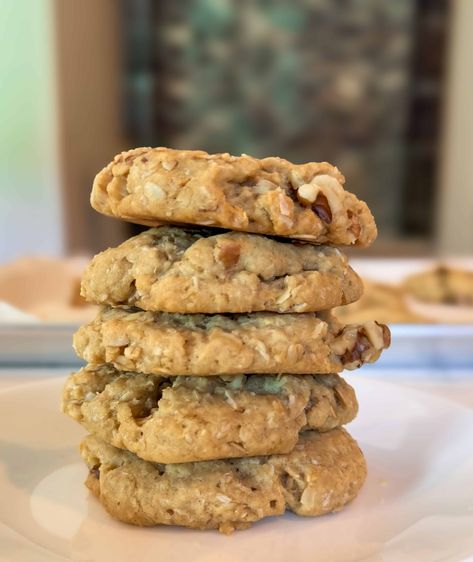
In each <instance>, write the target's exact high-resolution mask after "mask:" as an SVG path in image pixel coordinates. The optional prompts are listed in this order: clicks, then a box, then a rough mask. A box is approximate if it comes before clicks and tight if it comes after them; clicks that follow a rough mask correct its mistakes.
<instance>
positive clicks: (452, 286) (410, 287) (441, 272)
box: [404, 266, 473, 306]
mask: <svg viewBox="0 0 473 562" xmlns="http://www.w3.org/2000/svg"><path fill="white" fill-rule="evenodd" d="M404 289H405V290H406V292H407V293H408V294H410V295H412V296H413V297H415V298H416V299H418V300H420V301H422V302H426V303H433V304H453V305H460V306H461V305H463V306H473V271H468V270H466V269H455V268H452V267H446V266H438V267H436V268H435V269H432V270H430V271H423V272H421V273H417V274H415V275H411V276H410V277H408V278H407V279H406V280H405V282H404Z"/></svg>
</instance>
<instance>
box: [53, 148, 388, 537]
mask: <svg viewBox="0 0 473 562" xmlns="http://www.w3.org/2000/svg"><path fill="white" fill-rule="evenodd" d="M343 182H344V178H343V176H342V175H341V174H340V173H339V171H338V170H337V169H336V168H334V167H332V166H331V165H329V164H327V163H322V164H317V163H309V164H303V165H294V164H291V163H290V162H287V161H286V160H282V159H280V158H265V159H262V160H257V159H255V158H251V157H249V156H245V155H244V156H241V157H233V156H230V155H228V154H216V155H209V154H207V153H205V152H201V151H177V150H170V149H166V148H156V149H150V148H140V149H136V150H132V151H130V152H126V153H123V154H120V155H118V156H117V157H116V158H115V159H114V161H113V162H111V163H110V164H109V165H108V166H107V167H106V168H105V169H104V170H102V171H101V172H100V173H99V174H98V176H97V178H96V180H95V182H94V187H93V191H92V199H91V200H92V205H93V207H94V208H95V209H96V210H98V211H99V212H102V213H104V214H106V215H110V216H115V217H119V218H122V219H125V220H127V221H132V222H135V223H138V224H144V225H148V226H152V227H153V228H151V229H150V230H147V231H145V232H143V233H141V234H139V235H138V236H135V237H133V238H131V239H129V240H127V241H126V242H124V243H123V244H121V245H120V246H118V247H117V248H111V249H108V250H106V251H105V252H103V253H101V254H99V255H97V256H96V257H95V258H94V259H93V260H92V262H91V263H90V265H89V267H88V268H87V270H86V271H85V274H84V277H83V281H82V294H83V296H84V297H85V298H86V299H87V300H88V301H89V302H93V303H98V304H100V305H102V308H101V310H100V312H99V313H98V315H97V317H96V318H95V320H94V321H93V322H91V323H90V324H88V325H86V326H83V327H82V328H81V329H80V330H79V331H78V333H77V334H76V335H75V339H74V346H75V349H76V351H77V353H78V354H79V356H80V357H82V358H83V359H85V360H86V361H87V363H88V364H87V366H86V367H84V368H83V369H82V370H81V371H79V372H77V373H73V374H72V375H71V376H70V377H69V379H68V381H67V383H66V386H65V389H64V396H63V410H64V411H65V412H66V413H67V414H69V415H70V416H71V417H72V418H74V419H76V420H77V421H78V422H79V423H81V424H82V425H83V426H84V427H85V428H86V429H87V430H88V431H89V432H90V435H89V436H88V437H86V438H85V440H84V441H83V442H82V444H81V453H82V456H83V458H84V460H85V462H86V464H87V466H88V468H89V476H88V478H87V481H86V484H87V486H88V488H89V489H90V490H91V491H92V492H93V493H94V494H95V495H96V496H97V497H98V498H99V499H100V501H101V503H102V504H103V505H104V507H105V508H106V510H107V511H108V512H109V513H110V514H111V515H112V516H113V517H115V518H117V519H119V520H121V521H125V522H127V523H132V524H136V525H158V524H164V525H184V526H187V527H194V528H199V529H204V528H206V529H208V528H218V529H219V530H220V531H222V532H231V531H233V530H234V529H243V528H246V527H249V526H250V525H251V523H253V522H255V521H257V520H259V519H261V518H263V517H267V516H270V515H279V514H282V513H283V512H284V511H285V510H286V509H289V510H291V511H293V512H295V513H297V514H299V515H305V516H314V515H321V514H324V513H328V512H330V511H335V510H339V509H341V508H342V507H343V506H344V505H345V504H346V503H347V502H349V501H350V500H352V499H353V498H354V497H355V496H356V494H357V492H358V491H359V489H360V487H361V486H362V484H363V481H364V479H365V476H366V466H365V461H364V458H363V455H362V453H361V451H360V450H359V448H358V446H357V444H356V442H355V441H354V440H353V438H351V437H350V435H349V434H348V433H347V432H346V430H345V429H343V428H342V426H343V425H344V424H346V423H348V422H350V421H351V420H352V419H353V418H354V417H355V416H356V414H357V401H356V397H355V393H354V391H353V389H352V388H351V387H350V386H349V385H348V384H347V383H346V382H345V381H344V380H343V379H342V378H341V377H340V376H339V375H338V374H337V373H340V372H341V371H342V370H343V369H354V368H357V367H359V366H360V365H362V364H363V363H365V362H373V361H375V360H376V359H377V358H378V357H379V355H380V353H381V351H382V349H383V348H385V347H387V346H388V345H389V330H388V329H387V328H386V326H383V325H380V324H378V323H376V322H374V321H372V322H367V323H365V324H362V325H357V324H351V325H346V326H343V325H341V324H340V323H339V322H338V321H337V320H336V319H335V318H334V317H333V316H332V314H331V312H330V310H329V309H331V308H333V307H336V306H339V305H343V304H346V303H350V302H353V301H356V300H357V299H358V298H359V297H360V296H361V294H362V284H361V281H360V279H359V277H358V276H357V275H356V273H355V272H354V271H353V270H352V269H351V268H350V266H349V265H348V262H347V258H346V257H345V256H344V254H343V253H342V252H341V251H340V250H339V249H337V248H335V247H333V246H334V245H358V246H367V245H368V244H370V243H371V242H372V241H373V240H374V238H375V237H376V226H375V223H374V220H373V217H372V216H371V213H370V211H369V209H368V207H367V206H366V204H365V203H363V202H361V201H359V200H358V199H357V198H356V197H355V196H354V195H353V194H351V193H349V192H347V191H345V190H344V189H343V187H342V185H343ZM322 244H325V245H322Z"/></svg>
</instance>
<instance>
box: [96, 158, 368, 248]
mask: <svg viewBox="0 0 473 562" xmlns="http://www.w3.org/2000/svg"><path fill="white" fill-rule="evenodd" d="M344 181H345V179H344V177H343V176H342V174H341V173H340V172H339V171H338V169H337V168H335V167H334V166H331V165H330V164H328V163H326V162H322V163H316V162H309V163H307V164H299V165H298V164H292V163H291V162H288V161H287V160H283V159H282V158H276V157H270V158H263V159H261V160H258V159H256V158H252V157H250V156H247V155H242V156H230V155H229V154H213V155H209V154H207V153H206V152H203V151H199V150H172V149H169V148H136V149H135V150H130V151H128V152H123V153H121V154H119V155H117V156H116V157H115V159H114V160H113V162H111V163H110V164H108V166H107V167H106V168H104V169H103V170H102V171H101V172H100V173H99V174H98V175H97V176H96V178H95V181H94V186H93V189H92V195H91V204H92V207H93V208H94V209H96V210H97V211H99V212H101V213H104V214H106V215H110V216H115V217H119V218H122V219H125V220H129V221H131V222H136V223H138V224H146V225H149V226H157V225H160V224H162V223H185V224H198V225H204V226H215V227H220V228H227V229H231V230H240V231H244V232H255V233H259V234H269V235H277V236H287V237H290V238H298V239H302V240H306V241H308V242H312V243H315V244H340V245H352V244H353V245H357V246H369V245H370V244H371V242H373V240H374V239H375V238H376V234H377V231H376V225H375V222H374V219H373V217H372V215H371V213H370V210H369V209H368V206H367V205H366V203H364V202H363V201H360V200H358V199H357V197H356V196H355V195H353V194H352V193H349V192H348V191H345V190H344V189H343V183H344Z"/></svg>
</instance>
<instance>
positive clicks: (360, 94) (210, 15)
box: [0, 0, 473, 316]
mask: <svg viewBox="0 0 473 562" xmlns="http://www.w3.org/2000/svg"><path fill="white" fill-rule="evenodd" d="M0 30H1V33H0V37H1V45H2V48H1V49H0V84H1V86H0V190H1V200H0V221H1V224H2V227H1V228H2V236H1V237H0V300H5V301H8V302H10V303H12V304H14V305H16V306H19V307H20V308H23V309H26V310H28V311H29V312H31V311H32V308H31V306H30V308H29V309H28V307H25V306H23V307H22V306H21V305H22V302H24V298H25V297H24V294H23V296H22V299H23V301H21V299H20V301H18V302H17V301H16V300H15V293H16V292H18V283H19V281H18V280H19V279H20V280H21V279H22V278H24V277H25V275H26V274H27V273H28V271H30V278H29V280H28V282H26V285H25V286H26V287H27V288H28V287H29V288H30V289H31V288H32V287H33V285H34V286H35V289H34V291H33V292H37V291H40V288H39V287H37V286H36V283H35V282H34V281H33V282H32V281H31V279H35V277H36V279H40V278H41V279H43V278H46V277H47V272H48V271H49V274H50V275H51V276H52V277H53V279H52V280H51V282H48V283H49V285H48V288H47V291H49V292H51V291H52V292H55V291H56V292H57V291H60V287H61V283H63V282H64V278H65V277H61V275H62V276H64V275H65V276H66V277H67V279H72V281H71V283H72V285H73V286H74V293H73V296H72V297H71V299H72V301H73V300H74V299H75V298H76V297H77V298H78V295H77V294H76V293H77V287H78V282H79V281H78V275H79V274H80V273H77V272H78V271H79V272H80V269H81V268H82V267H83V265H84V263H85V261H86V259H87V258H89V257H90V256H91V255H92V254H93V253H95V252H97V251H98V250H101V249H104V248H105V247H107V246H110V245H114V244H117V243H118V242H120V241H122V240H124V239H125V238H127V237H129V236H130V235H132V234H133V233H136V232H138V231H139V227H137V226H135V225H130V224H126V223H123V222H120V221H115V220H113V219H109V218H106V217H104V216H100V215H98V214H97V213H95V212H94V211H92V209H91V208H90V206H89V202H88V198H89V193H90V189H91V185H92V181H93V178H94V175H95V174H96V173H97V171H98V170H100V169H101V168H102V167H103V166H104V165H105V164H106V163H108V162H109V161H110V160H111V159H112V157H113V156H114V155H115V154H116V153H117V152H119V151H121V150H125V149H128V148H130V147H134V146H140V145H156V146H158V145H166V146H171V147H175V148H189V149H192V148H200V149H205V150H208V151H213V152H215V151H219V152H223V151H228V152H231V153H233V154H240V153H242V152H245V153H249V154H252V155H254V156H261V157H262V156H268V155H279V156H283V157H285V158H288V159H290V160H292V161H294V162H300V163H302V162H305V161H310V160H315V161H322V160H327V161H329V162H331V163H333V164H335V165H337V166H338V167H339V168H340V169H341V170H342V172H343V173H344V174H345V176H346V178H347V182H346V187H347V189H349V190H350V191H353V192H354V193H356V194H357V195H358V197H360V198H361V199H364V200H365V201H367V203H368V204H369V206H370V207H371V209H372V210H373V213H374V215H375V217H376V219H377V223H378V226H379V231H380V235H379V239H378V241H377V243H376V244H375V245H374V247H373V248H370V249H369V250H367V251H366V254H367V255H368V256H381V257H384V258H388V257H395V258H416V257H418V258H422V259H425V258H430V260H432V259H434V260H436V259H437V258H439V259H442V260H444V259H446V258H451V257H453V256H471V255H473V251H472V250H473V172H472V168H471V166H470V161H471V160H472V158H473V148H472V147H473V108H472V106H471V100H472V94H473V2H472V1H471V0H452V1H448V0H396V1H395V2H394V1H392V0H356V1H355V0H239V1H238V2H236V1H231V0H181V1H180V2H176V1H174V0H100V1H98V2H97V1H96V0H81V1H80V2H77V1H74V0H36V1H35V2H18V1H16V0H3V1H2V2H1V3H0ZM360 255H362V254H361V252H360V251H358V250H357V251H356V256H357V257H359V256H360ZM32 256H39V257H38V258H37V259H36V261H35V260H31V257H32ZM26 257H28V258H29V262H25V258H26ZM64 257H72V258H73V259H69V260H67V262H66V261H64V260H61V261H60V262H57V261H54V258H59V259H60V258H64ZM46 258H47V259H46ZM31 263H33V264H34V268H33V269H31V268H32V267H33V266H31ZM58 263H60V264H61V265H60V266H58V267H60V268H62V269H60V270H59V269H57V270H56V269H54V267H56V266H57V264H58ZM428 263H429V264H430V263H432V262H431V261H429V262H428ZM435 263H436V262H435ZM53 264H56V265H54V267H53ZM64 264H66V265H64ZM64 267H66V272H64ZM25 268H26V269H25ZM35 268H36V269H35ZM2 271H3V277H2ZM5 271H6V272H7V273H5ZM12 271H13V273H12ZM18 271H19V272H20V274H19V273H18ZM32 271H34V275H33V274H32V273H31V272H32ZM38 272H39V273H38ZM51 272H52V273H51ZM22 275H23V277H22ZM2 283H3V284H2ZM32 283H33V285H32ZM466 283H467V284H468V283H469V284H470V288H471V286H472V285H473V280H468V279H467V281H466ZM25 290H26V292H28V291H27V289H25ZM24 292H25V291H23V293H24ZM48 294H49V293H48ZM472 299H473V297H472ZM73 304H74V303H73ZM76 304H77V303H76ZM33 308H34V307H33ZM33 312H35V310H33ZM58 314H59V313H58ZM39 316H41V314H39ZM43 316H44V315H43ZM53 316H54V315H53ZM59 316H60V315H59Z"/></svg>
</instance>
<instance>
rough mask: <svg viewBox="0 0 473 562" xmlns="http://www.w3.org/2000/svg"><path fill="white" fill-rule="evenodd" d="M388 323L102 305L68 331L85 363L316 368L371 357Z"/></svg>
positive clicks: (195, 369)
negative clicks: (73, 330) (82, 323)
mask: <svg viewBox="0 0 473 562" xmlns="http://www.w3.org/2000/svg"><path fill="white" fill-rule="evenodd" d="M389 342H390V333H389V329H388V328H387V327H386V326H384V325H382V324H377V323H376V322H374V321H371V322H366V323H365V324H352V325H347V326H342V325H340V324H338V322H337V321H335V319H333V318H332V316H331V315H330V313H319V314H315V313H305V314H277V313H272V312H255V313H253V314H236V315H220V314H213V315H204V314H169V313H166V312H162V313H157V312H143V311H134V310H127V309H120V308H105V309H104V310H102V311H101V312H99V314H98V316H97V317H96V319H95V320H94V321H93V322H91V323H89V324H86V325H85V326H82V327H81V328H80V329H79V331H78V332H77V333H76V334H75V336H74V348H75V350H76V351H77V353H78V355H79V356H80V357H82V358H83V359H85V360H86V361H87V362H88V363H94V364H102V363H109V364H112V365H114V366H115V367H116V368H117V369H119V370H122V371H137V372H139V373H149V374H156V375H170V376H173V375H197V376H201V375H203V376H209V375H238V374H246V373H256V374H278V373H287V374H298V375H299V374H319V373H338V372H340V371H342V370H343V369H354V368H356V367H359V366H361V365H362V364H363V363H372V362H374V361H376V360H377V359H378V357H379V355H380V354H381V351H382V350H383V349H384V348H385V347H387V346H388V345H389Z"/></svg>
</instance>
